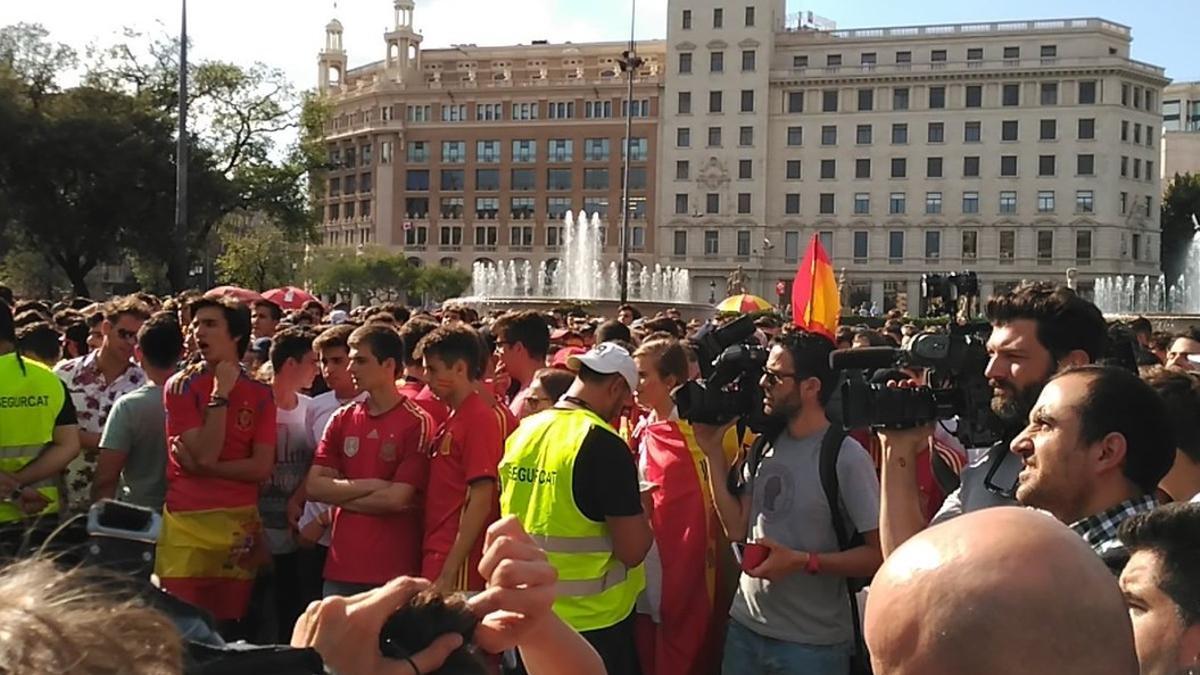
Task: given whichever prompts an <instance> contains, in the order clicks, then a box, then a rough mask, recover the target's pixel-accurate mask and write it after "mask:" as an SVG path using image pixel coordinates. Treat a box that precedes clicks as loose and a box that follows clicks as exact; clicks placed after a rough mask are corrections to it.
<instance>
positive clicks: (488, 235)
mask: <svg viewBox="0 0 1200 675" xmlns="http://www.w3.org/2000/svg"><path fill="white" fill-rule="evenodd" d="M498 234H499V233H498V232H497V228H496V226H495V225H476V226H475V245H476V246H478V247H481V248H495V247H496V241H497V240H498V239H499V236H498Z"/></svg>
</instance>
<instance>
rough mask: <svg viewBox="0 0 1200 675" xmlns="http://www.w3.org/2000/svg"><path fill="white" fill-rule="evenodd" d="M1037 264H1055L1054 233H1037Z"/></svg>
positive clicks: (1040, 231)
mask: <svg viewBox="0 0 1200 675" xmlns="http://www.w3.org/2000/svg"><path fill="white" fill-rule="evenodd" d="M1037 262H1038V264H1039V265H1049V264H1050V263H1052V262H1054V231H1053V230H1038V233H1037Z"/></svg>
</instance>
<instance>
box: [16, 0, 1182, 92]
mask: <svg viewBox="0 0 1200 675" xmlns="http://www.w3.org/2000/svg"><path fill="white" fill-rule="evenodd" d="M415 1H416V10H415V14H414V23H415V25H416V28H417V30H418V31H420V32H421V33H423V34H424V36H425V41H424V46H425V47H447V46H450V45H451V44H460V43H475V44H478V45H481V46H482V45H495V44H514V43H524V44H528V43H529V42H530V41H532V40H538V39H546V40H550V41H551V42H565V41H572V42H590V41H606V40H626V39H628V37H629V8H630V0H612V1H608V2H604V1H601V2H597V1H595V0H516V1H512V0H509V1H505V0H415ZM335 4H336V8H335ZM731 4H736V0H731ZM802 9H803V10H806V11H812V12H814V13H816V14H818V15H820V16H823V17H826V18H828V19H831V20H833V21H835V22H836V23H837V25H838V28H865V27H873V26H905V25H920V24H934V23H960V22H967V21H972V22H974V21H993V20H1016V19H1046V18H1064V17H1090V16H1098V17H1102V18H1105V19H1109V20H1111V21H1116V22H1117V23H1122V24H1125V25H1127V26H1131V27H1132V28H1133V49H1132V54H1133V58H1135V59H1137V60H1139V61H1145V62H1148V63H1152V64H1155V65H1158V66H1163V67H1165V68H1166V69H1167V76H1168V77H1171V78H1173V79H1175V80H1177V81H1185V80H1200V48H1198V47H1197V45H1196V43H1195V41H1194V40H1195V35H1194V31H1195V27H1196V25H1198V24H1200V3H1197V1H1196V0H1139V1H1137V2H1134V1H1131V0H1121V1H1120V2H1118V1H1116V0H1008V2H1005V3H1002V4H1001V5H998V6H996V7H995V8H989V9H981V8H980V6H979V5H978V4H976V3H972V2H963V1H962V0H911V1H910V2H898V1H897V0H788V12H789V13H790V12H796V11H800V10H802ZM666 10H667V1H666V0H637V17H636V18H637V31H636V32H637V37H638V39H651V38H662V37H664V36H665V33H666ZM334 16H336V17H337V18H338V19H339V20H340V21H341V22H342V24H343V26H344V27H345V34H344V44H345V47H346V50H347V52H348V57H349V63H350V67H351V68H353V67H355V66H358V65H361V64H364V63H368V62H370V61H375V60H379V59H382V58H383V54H384V46H383V37H382V36H383V32H384V31H385V30H387V28H388V27H390V25H391V23H392V1H391V0H337V2H336V3H335V2H334V0H192V2H191V3H190V5H189V7H188V31H189V33H190V35H191V39H192V53H193V55H195V56H198V57H199V58H207V59H221V60H227V61H232V62H234V63H240V64H250V63H253V62H254V61H262V62H265V63H267V64H269V65H272V66H276V67H279V68H281V69H283V70H284V72H285V73H287V74H288V75H289V77H290V78H291V80H292V82H293V84H295V85H296V86H297V88H300V89H307V88H310V87H313V86H315V84H316V76H317V66H316V58H317V57H316V54H317V51H318V50H319V49H320V48H321V46H322V44H323V42H324V27H325V24H326V23H327V22H328V21H329V19H330V18H332V17H334ZM16 22H30V23H40V24H42V25H44V26H45V27H46V28H47V29H49V31H50V33H51V38H52V39H54V40H56V41H59V42H65V43H67V44H69V45H71V46H73V47H76V48H79V49H81V50H82V48H84V47H85V46H86V45H88V44H89V43H100V44H111V43H113V42H116V41H118V40H119V39H120V35H121V30H122V28H123V27H131V28H135V29H138V30H142V31H145V32H155V31H158V32H167V31H170V32H175V31H177V30H178V25H179V0H106V1H103V2H98V1H97V0H0V25H7V24H12V23H16Z"/></svg>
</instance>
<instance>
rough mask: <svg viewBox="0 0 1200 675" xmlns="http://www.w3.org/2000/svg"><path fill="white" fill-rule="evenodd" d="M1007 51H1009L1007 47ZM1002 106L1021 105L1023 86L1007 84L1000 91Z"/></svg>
mask: <svg viewBox="0 0 1200 675" xmlns="http://www.w3.org/2000/svg"><path fill="white" fill-rule="evenodd" d="M1005 49H1006V50H1007V49H1009V48H1008V47H1005ZM1000 104H1001V105H1005V106H1015V105H1021V85H1019V84H1006V85H1004V86H1002V87H1001V89H1000Z"/></svg>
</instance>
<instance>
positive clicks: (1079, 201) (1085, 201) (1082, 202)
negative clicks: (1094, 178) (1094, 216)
mask: <svg viewBox="0 0 1200 675" xmlns="http://www.w3.org/2000/svg"><path fill="white" fill-rule="evenodd" d="M1095 210H1096V201H1095V197H1094V193H1093V192H1092V191H1091V190H1076V191H1075V213H1094V212H1095Z"/></svg>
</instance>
